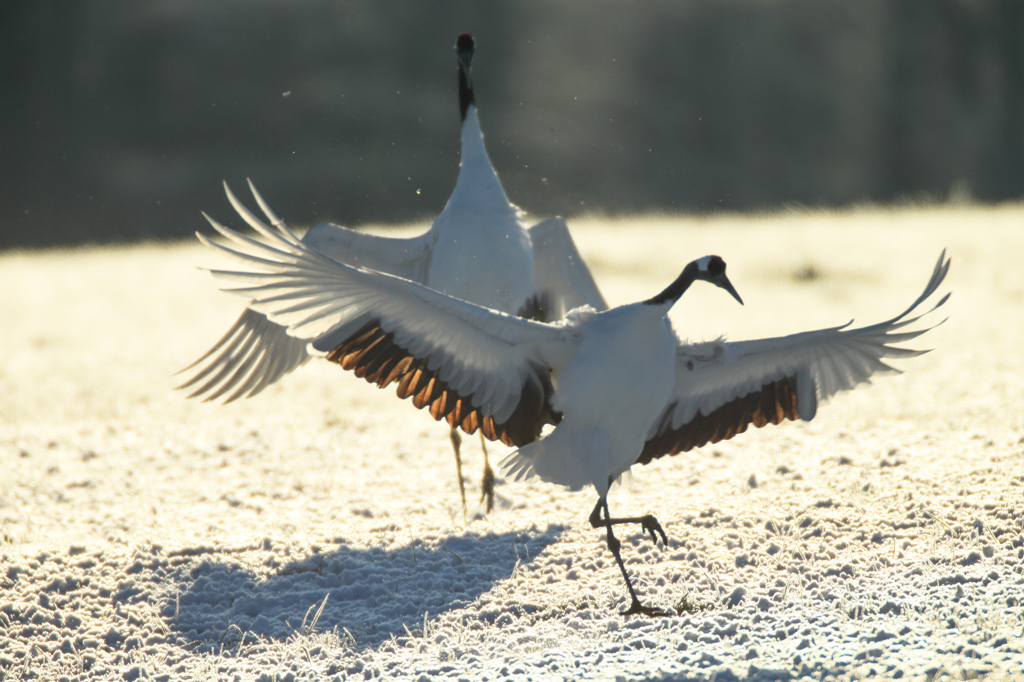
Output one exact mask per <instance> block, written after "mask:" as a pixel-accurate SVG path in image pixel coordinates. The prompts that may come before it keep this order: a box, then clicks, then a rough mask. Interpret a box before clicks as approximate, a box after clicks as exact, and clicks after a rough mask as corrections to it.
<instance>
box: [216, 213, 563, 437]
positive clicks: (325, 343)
mask: <svg viewBox="0 0 1024 682" xmlns="http://www.w3.org/2000/svg"><path fill="white" fill-rule="evenodd" d="M207 220H209V221H210V224H211V225H212V226H213V227H214V229H216V230H217V231H218V232H219V233H220V234H222V235H223V236H224V237H226V238H227V239H229V240H230V241H232V242H234V243H235V244H237V245H238V246H237V247H235V246H228V245H224V244H220V243H216V242H212V241H210V240H209V239H207V238H206V237H205V236H203V235H202V234H198V235H197V236H198V237H199V239H200V241H202V242H203V243H204V244H206V245H207V246H209V247H211V248H214V249H218V250H220V251H223V252H225V253H227V254H228V255H230V256H232V257H234V258H235V259H237V260H239V261H241V262H242V264H244V266H245V269H241V270H220V269H214V270H211V271H210V272H212V273H213V274H214V275H215V276H217V277H220V278H224V279H229V280H233V281H235V282H241V283H244V284H245V286H238V287H232V288H228V289H225V290H226V291H231V292H233V293H237V294H239V295H242V296H245V297H247V298H249V299H250V304H249V307H250V308H251V309H253V310H256V311H258V312H261V313H263V314H265V315H266V316H267V317H268V318H269V319H270V321H271V322H273V323H275V324H278V325H281V326H282V327H284V328H286V329H287V333H288V334H289V335H290V336H293V337H296V338H298V339H304V340H307V341H310V342H311V343H310V344H309V345H310V348H309V350H310V351H311V352H314V353H323V352H328V351H329V350H331V349H333V347H334V346H335V345H336V344H338V343H340V342H341V341H343V340H344V339H345V338H347V337H348V336H350V335H351V334H353V333H354V332H355V331H357V330H358V329H359V328H361V327H362V326H363V325H365V324H366V323H367V322H369V321H374V322H376V323H377V324H379V325H380V327H381V329H382V330H383V331H384V332H386V333H390V334H393V335H394V336H393V340H394V343H396V344H397V345H398V346H400V347H401V348H403V349H405V350H406V351H407V352H409V353H410V354H412V355H414V356H415V357H418V358H428V368H429V369H431V370H438V372H439V376H440V377H441V379H442V380H443V381H445V383H447V384H448V385H449V386H450V387H451V388H452V389H454V390H456V391H457V392H459V393H460V394H462V395H467V396H470V397H471V398H472V401H473V403H474V404H475V405H482V406H485V408H486V409H485V412H486V413H487V414H489V415H491V416H493V417H494V419H495V421H502V420H503V419H504V418H505V417H507V415H508V414H510V413H511V411H512V410H513V408H514V407H515V405H516V402H517V401H518V398H519V391H520V389H521V388H522V385H523V384H524V382H525V381H526V380H527V375H528V374H529V373H530V372H531V371H532V368H533V367H535V366H537V365H539V364H548V363H549V362H550V360H551V359H552V358H561V357H564V356H565V355H566V353H565V351H564V346H565V345H566V344H567V343H571V339H573V338H574V336H573V334H572V333H571V332H570V331H569V330H567V329H566V328H565V327H563V326H556V325H547V324H543V323H538V322H532V321H529V320H524V319H521V318H517V317H514V316H511V315H506V314H504V313H499V312H497V311H494V310H490V309H488V308H484V307H481V306H477V305H474V304H471V303H467V302H465V301H460V300H458V299H454V298H451V297H449V296H446V295H444V294H442V293H439V292H437V291H434V290H432V289H429V288H427V287H425V286H422V285H420V284H418V283H416V282H412V281H409V280H406V279H402V278H399V277H395V276H393V275H388V274H386V273H381V272H376V271H374V270H370V269H366V268H359V267H353V266H349V265H346V264H344V263H341V262H338V261H336V260H334V259H332V258H330V257H328V256H326V255H324V254H323V253H320V252H319V251H317V250H315V249H312V248H310V247H309V246H308V245H306V244H304V243H303V242H302V241H300V240H299V239H298V237H296V236H295V234H294V233H292V232H291V230H289V229H288V227H287V226H285V225H284V224H283V223H280V222H278V223H277V224H276V228H277V229H271V228H270V227H268V226H266V225H264V224H262V223H260V222H259V221H256V224H252V223H250V224H252V226H253V227H254V228H255V229H256V230H257V231H258V232H259V233H260V234H261V235H263V237H264V238H265V239H266V241H259V240H256V239H253V238H250V237H246V236H244V235H241V234H239V233H237V232H234V231H233V230H230V229H229V228H227V227H225V226H223V225H221V224H220V223H218V222H217V221H215V220H213V219H212V218H209V216H207Z"/></svg>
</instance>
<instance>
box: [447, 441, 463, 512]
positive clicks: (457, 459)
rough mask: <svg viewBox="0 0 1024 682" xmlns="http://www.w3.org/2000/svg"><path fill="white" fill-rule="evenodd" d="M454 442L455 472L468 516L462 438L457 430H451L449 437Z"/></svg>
mask: <svg viewBox="0 0 1024 682" xmlns="http://www.w3.org/2000/svg"><path fill="white" fill-rule="evenodd" d="M448 437H449V438H450V439H451V441H452V449H453V450H455V472H456V474H457V475H458V477H459V494H460V495H462V515H463V516H465V515H466V483H465V482H464V481H463V480H462V454H461V453H460V452H459V450H460V449H461V447H462V436H460V435H459V432H458V431H456V430H455V429H452V430H451V433H450V434H449V436H448Z"/></svg>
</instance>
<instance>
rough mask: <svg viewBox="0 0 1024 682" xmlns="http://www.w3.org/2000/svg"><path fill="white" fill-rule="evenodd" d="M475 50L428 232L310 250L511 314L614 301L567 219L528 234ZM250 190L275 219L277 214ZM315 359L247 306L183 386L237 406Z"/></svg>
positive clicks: (340, 241)
mask: <svg viewBox="0 0 1024 682" xmlns="http://www.w3.org/2000/svg"><path fill="white" fill-rule="evenodd" d="M474 49H475V44H474V42H473V38H472V37H471V36H470V35H469V34H462V35H460V36H459V38H458V40H457V41H456V52H457V55H458V66H459V69H458V72H459V104H460V111H461V114H462V156H461V162H460V167H459V175H458V179H457V181H456V183H455V189H454V191H453V192H452V195H451V197H450V198H449V199H448V203H447V204H446V206H445V207H444V210H443V211H442V212H441V214H440V215H438V216H437V218H436V219H435V220H434V222H433V224H432V225H431V227H430V229H429V230H428V231H427V232H425V233H424V234H422V235H420V236H418V237H413V238H411V239H402V238H388V237H377V236H373V235H369V234H365V233H362V232H356V231H354V230H348V229H345V228H343V227H338V226H336V225H332V224H329V223H323V224H320V225H317V226H316V227H313V228H312V229H310V230H309V231H308V232H307V233H306V234H305V236H304V237H303V238H302V242H303V244H305V245H306V246H308V247H309V248H311V249H314V250H316V251H318V252H320V253H323V254H325V255H327V256H330V257H331V258H333V259H335V260H337V261H340V262H343V263H348V264H350V265H356V266H365V267H369V268H373V269H374V270H378V271H380V272H387V273H390V274H392V275H396V276H399V277H403V278H405V279H409V280H412V281H415V282H421V283H423V284H425V285H427V286H428V287H430V288H432V289H435V290H437V291H441V292H444V293H447V294H450V295H451V296H453V297H455V298H459V299H463V300H467V301H473V302H475V303H479V304H480V305H483V306H486V307H489V308H493V309H496V310H501V311H503V312H506V313H511V314H521V315H525V316H530V317H538V318H540V319H548V320H551V319H558V318H560V317H562V316H563V315H564V314H565V313H566V312H567V311H568V310H571V309H572V308H575V307H577V306H580V305H590V306H593V307H594V308H596V309H605V308H607V304H606V303H605V301H604V298H603V297H602V296H601V293H600V291H599V290H598V288H597V285H596V284H595V283H594V280H593V277H592V276H591V274H590V271H589V270H588V269H587V266H586V265H585V264H584V262H583V260H582V258H580V255H579V252H578V251H577V249H576V245H575V244H574V243H573V241H572V237H571V236H570V234H569V229H568V226H567V225H566V224H565V221H564V220H563V219H562V218H559V217H554V218H548V219H547V220H544V221H542V222H540V223H538V224H536V225H534V226H533V227H531V228H529V229H527V228H526V226H525V224H524V222H523V216H522V212H521V211H520V210H519V208H517V207H516V206H514V205H513V204H511V203H510V202H509V200H508V197H507V196H506V195H505V190H504V189H503V188H502V186H501V182H500V181H499V180H498V175H497V173H495V171H494V168H493V166H492V165H491V161H490V159H489V158H488V156H487V150H486V148H485V146H484V139H483V133H482V132H481V129H480V121H479V117H478V115H477V109H476V105H475V103H474V92H473V87H472V81H471V75H470V63H471V61H472V57H473V54H474ZM249 186H250V189H251V190H252V192H253V194H254V195H255V197H256V200H257V202H258V203H259V205H260V207H261V208H262V210H263V212H264V213H265V214H266V215H267V216H268V218H269V219H270V220H271V222H273V223H275V224H277V222H278V221H277V219H276V217H274V216H273V213H272V212H271V211H270V209H269V207H267V205H266V203H265V202H264V201H263V199H262V197H260V196H259V194H258V193H257V192H256V189H255V187H253V185H252V182H250V183H249ZM224 187H225V191H226V192H227V196H228V199H229V200H230V201H231V204H232V205H233V206H234V207H235V209H236V210H237V211H238V212H239V214H240V215H241V216H242V217H243V218H244V219H245V220H246V222H248V223H249V224H250V225H253V226H254V227H255V222H258V219H257V218H256V217H255V216H254V215H252V214H251V213H250V212H249V210H248V209H247V208H245V206H244V205H242V204H241V203H240V202H239V201H238V200H237V199H236V198H235V196H234V194H232V193H231V190H230V189H228V187H227V184H225V186H224ZM311 357H312V356H311V355H310V354H309V353H308V352H307V349H306V343H305V342H304V341H301V340H298V339H296V338H295V337H293V336H289V335H288V334H287V333H286V332H285V329H284V328H283V327H282V326H280V325H279V324H277V323H275V322H273V321H270V320H268V319H267V318H266V316H265V315H263V314H261V313H260V312H259V311H257V310H254V309H252V308H247V309H246V310H245V311H244V312H243V313H242V315H241V317H239V318H238V320H237V321H236V322H235V324H234V325H233V326H232V327H231V329H230V330H228V332H227V333H226V334H225V335H224V336H223V337H222V338H221V339H220V340H219V341H218V342H217V343H216V344H215V345H214V346H213V348H211V349H210V350H209V351H207V352H206V353H205V354H204V355H203V356H202V357H200V358H199V359H198V360H196V361H195V362H194V363H192V365H190V366H189V367H186V368H185V370H183V371H188V370H193V369H194V370H195V373H194V374H193V376H192V377H191V378H189V379H188V381H186V382H185V383H184V384H182V385H181V386H180V387H179V388H191V389H192V390H193V392H192V393H191V394H190V395H189V397H190V398H191V397H203V398H205V400H217V399H220V398H223V399H224V402H231V401H233V400H236V399H238V398H242V397H246V398H248V397H252V396H254V395H256V394H258V393H260V392H261V391H262V390H263V389H265V388H266V387H267V386H269V385H270V384H272V383H274V382H275V381H277V380H278V379H280V378H281V377H283V376H285V375H286V374H288V373H289V372H291V371H293V370H294V369H296V368H298V367H300V366H302V365H303V364H305V363H306V362H308V361H309V360H310V358H311ZM451 438H452V444H453V447H454V448H455V457H456V463H457V466H458V472H459V475H458V478H459V490H460V492H461V494H462V502H463V508H465V489H464V487H463V482H462V475H461V471H462V465H461V458H460V455H459V443H460V440H461V439H459V437H458V434H457V432H455V431H454V430H453V431H452V432H451ZM484 456H485V473H484V485H483V493H484V496H486V498H487V509H488V510H490V507H491V505H492V503H493V473H492V472H491V470H490V465H489V464H487V463H486V449H485V450H484Z"/></svg>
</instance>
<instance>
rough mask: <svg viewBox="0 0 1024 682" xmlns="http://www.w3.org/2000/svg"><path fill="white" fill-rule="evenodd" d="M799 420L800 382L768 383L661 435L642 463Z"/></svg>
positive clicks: (789, 379)
mask: <svg viewBox="0 0 1024 682" xmlns="http://www.w3.org/2000/svg"><path fill="white" fill-rule="evenodd" d="M799 418H800V415H799V414H798V412H797V387H796V378H795V377H785V378H783V379H778V380H777V381H772V382H769V383H766V384H765V385H764V386H762V387H761V390H760V391H754V392H752V393H748V394H747V395H745V396H743V397H742V398H736V399H735V400H733V401H732V402H729V403H726V404H725V405H722V406H721V407H720V408H718V409H717V410H715V411H714V412H712V413H711V414H708V415H704V414H701V413H700V412H698V413H697V414H696V416H695V417H694V418H693V420H692V421H690V422H689V423H687V424H686V425H685V427H684V428H681V429H671V428H670V429H665V430H664V431H661V432H660V433H659V434H658V435H657V436H655V437H654V438H652V439H650V440H648V441H647V442H646V443H645V444H644V449H643V451H642V452H641V453H640V459H639V460H638V463H639V464H647V463H649V462H650V461H651V460H653V459H656V458H658V457H662V456H664V455H674V454H677V453H679V452H686V451H688V450H692V449H693V448H698V447H700V446H702V445H707V444H708V443H717V442H719V441H722V440H729V439H730V438H732V437H733V436H735V435H736V434H738V433H743V432H744V431H746V430H747V427H748V426H750V425H751V424H753V425H754V426H755V427H757V428H761V427H762V426H767V425H768V424H779V423H781V422H782V421H784V420H786V419H792V420H794V421H796V420H797V419H799Z"/></svg>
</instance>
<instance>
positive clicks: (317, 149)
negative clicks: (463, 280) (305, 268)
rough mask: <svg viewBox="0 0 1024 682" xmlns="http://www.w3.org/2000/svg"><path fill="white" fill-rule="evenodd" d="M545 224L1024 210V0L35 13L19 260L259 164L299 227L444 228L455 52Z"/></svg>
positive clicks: (13, 170) (6, 241)
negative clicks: (470, 53)
mask: <svg viewBox="0 0 1024 682" xmlns="http://www.w3.org/2000/svg"><path fill="white" fill-rule="evenodd" d="M461 31H471V32H473V33H474V34H475V35H476V36H477V42H478V52H477V58H476V61H475V63H474V76H475V83H476V86H477V103H478V105H479V107H480V112H481V119H482V123H483V127H484V131H485V134H486V138H487V144H488V148H489V150H490V154H491V158H492V160H493V162H494V164H495V166H496V167H497V169H498V171H499V173H500V175H501V177H502V180H503V181H504V183H505V186H506V190H507V191H508V193H509V196H510V198H511V199H512V200H513V201H514V202H516V203H518V204H520V205H521V206H522V207H523V208H524V209H526V210H527V211H529V212H531V213H535V214H538V215H541V216H544V215H551V214H562V215H566V216H573V215H578V214H581V213H587V212H593V211H599V212H607V213H612V214H625V213H632V212H638V211H648V210H658V211H671V212H686V213H693V212H708V211H720V210H739V211H748V210H749V211H760V210H765V209H773V208H778V207H782V206H786V205H788V204H792V203H796V204H801V205H811V206H842V205H848V204H851V203H858V202H897V201H902V200H904V199H907V198H909V199H912V200H918V199H930V200H945V199H947V198H948V197H950V196H951V195H954V196H956V197H970V198H972V199H974V200H977V201H982V202H999V201H1005V200H1017V199H1020V198H1021V196H1022V195H1024V2H1021V1H1020V0H778V1H773V2H766V1H765V0H690V1H689V2H678V1H676V0H654V1H652V2H644V3H615V4H613V3H597V4H595V3H592V2H583V1H582V0H581V1H580V2H569V3H549V2H543V1H541V0H530V1H522V2H509V1H498V2H487V3H462V2H457V1H456V0H442V1H441V2H431V3H417V2H406V3H397V4H396V3H375V2H371V1H369V0H364V1H362V2H348V1H347V0H315V1H313V2H304V3H295V2H290V1H288V0H220V1H218V2H206V1H204V0H177V1H176V2H145V1H144V2H133V3H125V2H119V1H117V0H85V1H83V2H77V3H65V2H59V0H31V1H29V0H8V1H7V2H4V3H2V5H0V69H2V73H3V77H2V80H0V130H2V135H0V173H2V178H0V180H2V182H0V248H9V247H14V246H41V245H56V244H75V243H83V242H111V241H133V240H140V239H179V238H183V237H186V236H188V235H190V234H191V233H192V231H194V230H196V229H203V228H204V222H203V221H202V218H201V216H200V215H199V212H200V211H201V210H206V211H208V212H211V213H212V214H214V215H216V216H220V217H222V218H224V219H228V218H229V217H230V216H231V211H230V207H229V206H228V205H227V203H226V202H225V201H224V199H223V195H222V190H221V185H220V182H221V180H222V179H226V180H228V181H229V182H230V183H232V185H233V186H234V187H235V188H236V189H237V190H239V191H242V190H243V189H244V180H245V178H246V177H251V178H252V179H253V180H254V182H255V183H256V184H257V186H258V187H259V188H260V189H261V191H262V192H263V193H264V196H265V197H266V198H267V199H268V201H270V203H271V205H272V206H274V208H275V209H276V210H277V212H278V213H279V214H280V215H282V216H283V217H285V218H286V219H287V220H289V222H292V223H294V224H296V225H310V224H313V223H316V222H320V221H322V220H332V221H334V222H338V223H341V224H345V225H349V226H358V225H360V224H363V223H368V222H388V223H390V222H405V221H410V220H417V219H427V218H430V217H432V216H433V215H436V213H438V212H439V211H440V210H441V208H442V207H443V206H444V202H445V200H446V199H447V196H448V193H449V192H450V190H451V188H452V186H453V183H454V180H455V174H456V172H457V167H458V140H459V136H458V107H457V103H456V96H455V92H456V81H455V56H454V52H453V51H452V44H453V43H454V39H455V36H456V35H457V34H458V33H459V32H461Z"/></svg>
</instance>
